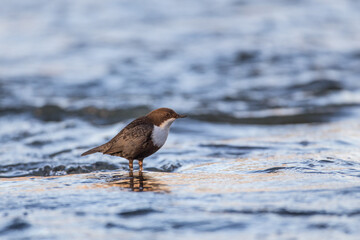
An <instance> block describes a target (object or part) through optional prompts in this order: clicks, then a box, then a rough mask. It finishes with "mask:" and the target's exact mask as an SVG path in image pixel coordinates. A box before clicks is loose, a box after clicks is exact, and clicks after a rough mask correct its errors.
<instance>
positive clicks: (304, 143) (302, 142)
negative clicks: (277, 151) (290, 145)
mask: <svg viewBox="0 0 360 240" xmlns="http://www.w3.org/2000/svg"><path fill="white" fill-rule="evenodd" d="M299 144H300V145H301V146H304V147H307V146H309V145H312V144H314V142H310V141H306V140H304V141H301V142H299Z"/></svg>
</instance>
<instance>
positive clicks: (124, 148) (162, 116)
mask: <svg viewBox="0 0 360 240" xmlns="http://www.w3.org/2000/svg"><path fill="white" fill-rule="evenodd" d="M183 117H186V116H185V115H179V114H177V113H176V112H175V111H174V110H172V109H169V108H159V109H156V110H154V111H152V112H150V113H149V114H147V115H146V116H143V117H139V118H137V119H135V120H134V121H132V122H131V123H130V124H128V125H127V126H126V127H125V128H123V129H122V130H121V131H120V132H119V133H118V134H117V135H116V136H115V137H113V138H112V139H111V140H110V141H109V142H107V143H105V144H103V145H100V146H98V147H95V148H93V149H90V150H88V151H86V152H84V153H83V154H81V156H86V155H89V154H92V153H96V152H101V153H103V154H109V155H112V156H118V157H123V158H126V159H127V160H129V167H130V170H131V171H132V168H133V160H134V159H136V160H138V161H139V166H140V171H142V161H143V159H144V158H146V157H148V156H150V155H152V154H153V153H155V152H156V151H158V150H159V149H160V148H161V146H162V145H160V146H159V145H157V144H156V140H157V139H154V135H153V131H154V128H155V127H156V128H157V129H160V131H166V130H167V131H168V128H169V127H170V125H171V123H172V121H174V120H175V119H177V118H183ZM164 123H165V124H166V126H165V127H167V129H165V128H164V126H162V124H164ZM157 131H158V130H157ZM161 134H164V133H163V132H161ZM155 137H156V136H155ZM161 137H163V138H165V140H166V137H167V133H166V136H161ZM165 140H164V142H165Z"/></svg>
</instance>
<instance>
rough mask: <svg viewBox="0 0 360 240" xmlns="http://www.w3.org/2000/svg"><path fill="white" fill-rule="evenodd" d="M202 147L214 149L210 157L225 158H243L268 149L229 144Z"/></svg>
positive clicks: (202, 145)
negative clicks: (248, 154)
mask: <svg viewBox="0 0 360 240" xmlns="http://www.w3.org/2000/svg"><path fill="white" fill-rule="evenodd" d="M200 147H206V148H210V149H212V152H211V153H210V154H209V155H208V156H210V157H224V156H226V155H230V156H241V155H245V154H247V153H250V152H252V151H260V150H266V149H268V147H256V146H235V145H227V144H201V145H200Z"/></svg>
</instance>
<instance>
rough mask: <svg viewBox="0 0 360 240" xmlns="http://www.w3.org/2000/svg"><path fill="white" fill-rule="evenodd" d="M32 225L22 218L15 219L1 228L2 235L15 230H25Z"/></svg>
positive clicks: (0, 233)
mask: <svg viewBox="0 0 360 240" xmlns="http://www.w3.org/2000/svg"><path fill="white" fill-rule="evenodd" d="M30 226H31V225H30V224H29V223H28V222H26V221H25V220H23V219H21V218H15V219H13V220H12V221H11V222H10V223H9V224H8V225H7V226H5V227H4V228H3V229H1V230H0V235H2V234H6V233H9V232H13V231H23V230H25V229H27V228H29V227H30Z"/></svg>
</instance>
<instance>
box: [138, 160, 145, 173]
mask: <svg viewBox="0 0 360 240" xmlns="http://www.w3.org/2000/svg"><path fill="white" fill-rule="evenodd" d="M143 160H144V159H139V172H141V173H142V171H143Z"/></svg>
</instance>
